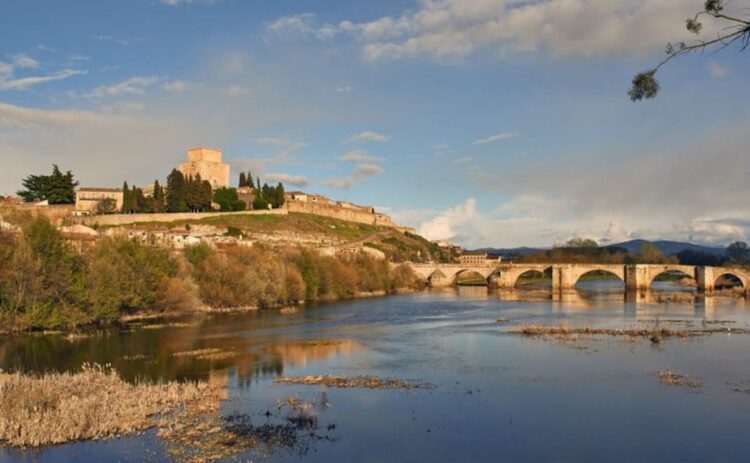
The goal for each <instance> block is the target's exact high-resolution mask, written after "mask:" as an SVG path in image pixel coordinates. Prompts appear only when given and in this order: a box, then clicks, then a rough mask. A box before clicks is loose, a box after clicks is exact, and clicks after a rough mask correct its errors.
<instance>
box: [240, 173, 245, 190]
mask: <svg viewBox="0 0 750 463" xmlns="http://www.w3.org/2000/svg"><path fill="white" fill-rule="evenodd" d="M243 186H247V177H246V176H245V173H244V172H240V184H239V187H240V188H242V187H243Z"/></svg>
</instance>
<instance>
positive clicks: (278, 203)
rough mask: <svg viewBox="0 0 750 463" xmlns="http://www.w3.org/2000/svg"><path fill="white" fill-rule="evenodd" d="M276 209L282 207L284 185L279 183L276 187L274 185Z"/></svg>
mask: <svg viewBox="0 0 750 463" xmlns="http://www.w3.org/2000/svg"><path fill="white" fill-rule="evenodd" d="M275 193H276V201H275V203H276V207H277V208H279V207H281V206H283V205H284V184H283V183H281V182H279V184H278V185H276V192H275Z"/></svg>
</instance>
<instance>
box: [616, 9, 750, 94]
mask: <svg viewBox="0 0 750 463" xmlns="http://www.w3.org/2000/svg"><path fill="white" fill-rule="evenodd" d="M725 5H726V3H725V1H724V0H706V2H705V4H704V5H703V11H700V12H698V13H697V14H696V15H695V16H693V17H692V18H688V19H687V20H686V21H685V27H686V29H687V30H688V31H689V32H691V33H693V34H696V35H697V34H700V32H701V30H702V29H703V23H702V22H701V19H702V18H703V17H706V16H709V17H712V18H715V19H717V20H720V21H721V22H723V23H725V24H726V27H724V28H723V29H722V30H721V32H720V33H718V34H717V37H716V38H715V39H713V40H707V41H706V40H698V41H696V42H694V43H692V44H686V43H685V42H679V43H676V44H672V43H669V44H667V48H666V52H667V57H666V58H664V59H663V60H661V61H660V62H659V63H658V64H657V65H656V66H655V67H653V68H652V69H649V70H648V71H645V72H641V73H638V74H636V75H635V77H633V82H632V86H631V87H630V90H628V96H629V97H630V99H631V100H632V101H640V100H642V99H644V98H653V97H655V96H656V95H657V93H659V89H660V88H661V87H660V85H659V82H658V81H657V80H656V78H655V75H656V72H657V71H658V70H659V69H660V68H661V67H662V66H664V65H665V64H667V63H669V62H670V61H672V60H673V59H675V58H677V57H678V56H681V55H685V54H688V53H691V52H693V51H698V50H701V51H705V50H708V49H711V48H714V47H716V49H717V51H718V50H722V49H724V48H726V47H728V46H730V45H732V44H733V43H735V42H738V41H739V42H740V43H741V47H740V51H744V50H745V49H746V48H747V47H748V45H750V20H748V19H744V18H741V17H737V16H733V15H729V14H726V13H725V12H724V7H725Z"/></svg>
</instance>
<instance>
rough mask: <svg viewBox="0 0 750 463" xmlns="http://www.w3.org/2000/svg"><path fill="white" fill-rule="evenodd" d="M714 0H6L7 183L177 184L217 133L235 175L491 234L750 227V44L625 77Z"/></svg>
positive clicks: (548, 239)
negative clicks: (176, 177) (648, 84)
mask: <svg viewBox="0 0 750 463" xmlns="http://www.w3.org/2000/svg"><path fill="white" fill-rule="evenodd" d="M702 3H703V2H702V1H701V0H379V1H377V2H373V1H364V0H362V1H352V0H304V1H302V0H297V1H293V0H128V1H123V0H79V1H68V2H60V1H56V0H49V1H41V0H2V1H0V194H14V193H15V192H16V190H18V189H20V187H21V180H22V179H23V178H24V177H25V176H27V175H29V174H32V173H47V172H49V171H51V165H52V164H53V163H54V164H58V165H59V166H60V168H61V169H63V170H72V171H73V173H74V174H75V175H76V177H77V179H79V181H80V183H81V186H87V187H118V186H119V185H121V184H122V182H123V181H124V180H127V181H128V183H129V184H138V185H147V184H151V183H152V182H153V181H154V180H155V179H159V180H160V181H162V182H163V181H164V179H165V178H166V176H167V174H168V173H169V171H170V170H171V169H172V168H173V167H175V166H176V165H178V164H179V163H181V162H183V160H184V158H185V156H186V150H187V149H188V148H190V147H192V146H214V147H219V148H221V149H223V151H224V158H225V161H227V162H229V163H230V164H231V165H232V176H233V179H236V178H237V176H238V175H239V172H240V170H248V169H249V170H251V171H252V173H253V176H260V178H261V181H262V182H269V183H271V182H278V181H282V182H284V184H285V186H286V189H287V190H303V191H308V192H315V193H320V194H324V195H326V196H329V197H332V198H335V199H341V200H349V201H352V202H355V203H360V204H366V205H371V206H374V207H375V208H376V209H378V210H380V211H383V212H386V213H388V214H391V215H392V216H393V217H394V219H395V220H396V221H397V222H399V223H401V224H403V225H409V226H413V227H415V228H416V229H417V230H418V231H419V232H420V233H421V234H422V235H423V236H425V237H427V238H429V239H446V240H450V241H453V242H454V243H457V244H461V245H464V246H466V247H469V248H476V247H483V246H494V247H514V246H550V245H552V244H557V243H563V242H565V241H567V240H568V239H570V238H573V237H585V238H592V239H595V240H597V241H599V242H600V243H614V242H619V241H624V240H628V239H632V238H645V239H675V240H683V241H690V242H694V243H699V244H708V245H716V246H723V245H726V244H728V243H730V242H732V241H736V240H748V238H749V235H750V201H748V199H749V198H750V149H749V148H748V147H749V146H750V97H748V94H747V76H748V75H750V60H748V59H747V57H748V55H747V53H750V51H748V52H746V53H745V54H742V53H740V51H739V48H736V47H730V48H727V49H725V50H723V51H721V52H719V53H708V54H702V55H701V54H696V55H691V56H686V57H683V58H681V59H679V60H676V61H674V62H672V63H670V64H669V65H668V66H666V67H665V68H663V69H662V70H661V71H660V72H659V74H658V76H657V77H658V79H659V81H660V83H661V84H662V91H661V93H660V94H659V96H658V97H657V98H656V99H654V100H649V101H644V102H640V103H632V102H631V101H630V100H629V99H628V97H627V90H628V87H629V84H630V80H631V79H632V77H633V75H634V74H635V73H636V72H640V71H643V70H646V69H648V68H649V67H651V66H653V65H654V64H655V63H656V62H658V61H659V60H660V59H661V58H663V57H664V49H665V45H666V44H667V43H668V42H677V41H680V40H693V39H694V37H693V36H691V35H690V34H689V33H688V32H687V31H685V28H684V23H685V18H687V17H688V16H690V15H692V14H693V13H695V12H696V11H697V10H698V9H700V7H701V5H702ZM742 5H744V3H743V1H740V0H735V2H734V5H733V6H734V7H739V6H742ZM744 6H749V5H744ZM717 27H718V26H717V25H715V24H712V23H707V24H706V25H705V27H704V33H703V34H702V37H704V38H710V37H712V36H715V33H716V30H717ZM712 34H714V35H712Z"/></svg>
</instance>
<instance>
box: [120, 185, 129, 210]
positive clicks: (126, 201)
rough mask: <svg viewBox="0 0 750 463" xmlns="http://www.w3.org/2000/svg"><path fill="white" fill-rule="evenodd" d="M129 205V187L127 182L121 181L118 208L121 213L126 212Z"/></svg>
mask: <svg viewBox="0 0 750 463" xmlns="http://www.w3.org/2000/svg"><path fill="white" fill-rule="evenodd" d="M129 207H130V187H128V182H127V181H125V182H122V208H120V212H122V213H123V214H127V213H128V208H129Z"/></svg>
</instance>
